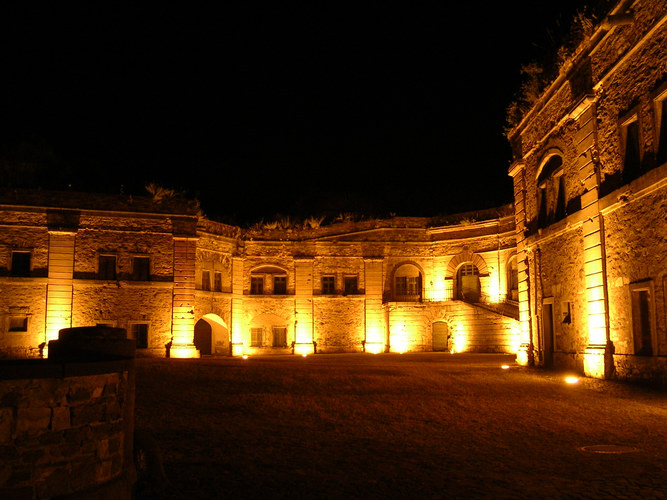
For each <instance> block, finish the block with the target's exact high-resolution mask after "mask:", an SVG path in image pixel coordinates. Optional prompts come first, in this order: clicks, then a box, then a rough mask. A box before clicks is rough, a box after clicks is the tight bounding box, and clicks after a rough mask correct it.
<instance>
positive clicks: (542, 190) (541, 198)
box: [537, 183, 549, 228]
mask: <svg viewBox="0 0 667 500" xmlns="http://www.w3.org/2000/svg"><path fill="white" fill-rule="evenodd" d="M537 198H538V203H539V207H540V208H539V212H538V213H537V227H538V228H545V227H547V226H548V225H549V220H548V218H549V217H548V214H547V186H546V183H545V184H542V185H541V186H540V187H539V191H538V194H537Z"/></svg>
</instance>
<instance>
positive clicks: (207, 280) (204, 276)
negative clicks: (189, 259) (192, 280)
mask: <svg viewBox="0 0 667 500" xmlns="http://www.w3.org/2000/svg"><path fill="white" fill-rule="evenodd" d="M201 289H202V290H203V291H205V292H210V291H211V271H210V270H209V269H202V270H201Z"/></svg>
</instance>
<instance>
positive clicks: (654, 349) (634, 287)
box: [628, 279, 658, 356]
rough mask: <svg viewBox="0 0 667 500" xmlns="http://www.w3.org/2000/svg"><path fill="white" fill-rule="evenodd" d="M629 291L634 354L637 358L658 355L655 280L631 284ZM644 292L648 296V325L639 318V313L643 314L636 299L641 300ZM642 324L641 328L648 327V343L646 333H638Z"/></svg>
mask: <svg viewBox="0 0 667 500" xmlns="http://www.w3.org/2000/svg"><path fill="white" fill-rule="evenodd" d="M628 291H629V295H630V322H631V324H630V335H631V340H632V352H633V354H634V355H635V356H655V355H656V354H657V353H658V342H657V331H656V320H655V287H654V285H653V280H651V279H649V280H643V281H638V282H635V283H630V285H629V286H628ZM642 292H645V293H646V294H647V296H648V302H647V305H648V311H647V316H648V317H647V318H646V320H647V321H646V324H643V323H642V322H641V319H640V318H638V317H637V313H640V314H641V311H639V310H638V308H637V307H636V306H637V305H638V302H637V300H636V299H638V298H639V296H636V295H639V294H641V293H642ZM639 323H641V326H648V328H649V331H648V343H646V342H645V340H646V332H645V331H643V330H642V331H638V329H637V326H638V324H639Z"/></svg>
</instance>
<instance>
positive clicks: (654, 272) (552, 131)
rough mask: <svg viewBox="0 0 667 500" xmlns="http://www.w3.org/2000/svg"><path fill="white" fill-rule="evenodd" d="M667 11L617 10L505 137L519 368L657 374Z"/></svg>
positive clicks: (663, 352)
mask: <svg viewBox="0 0 667 500" xmlns="http://www.w3.org/2000/svg"><path fill="white" fill-rule="evenodd" d="M665 40H667V2H665V1H664V0H639V1H635V2H629V1H624V2H619V3H618V4H617V5H616V6H615V7H614V8H613V9H612V10H611V11H610V13H609V16H608V17H607V18H606V19H605V20H604V21H603V22H602V23H600V25H599V26H598V27H597V28H595V29H592V30H591V32H590V33H589V35H588V36H587V37H586V38H585V40H584V41H583V42H582V43H581V44H580V45H579V46H578V48H577V49H576V51H575V52H574V55H572V56H571V57H570V58H569V59H568V60H567V61H566V62H565V63H564V65H563V66H562V67H561V70H560V73H559V76H558V77H557V79H556V80H555V81H553V82H552V83H551V85H550V86H549V87H548V88H547V90H546V91H545V92H544V93H543V94H542V95H541V97H540V98H539V99H538V100H537V102H536V103H535V104H534V106H533V107H532V109H531V110H530V111H529V112H528V113H526V114H525V115H524V116H523V119H522V121H521V122H520V123H519V124H518V125H517V126H516V127H515V128H514V129H513V130H512V131H511V133H510V142H511V144H512V149H513V152H514V157H515V162H514V163H513V165H512V166H511V168H510V175H511V176H512V177H513V179H514V194H515V207H516V231H517V252H518V262H519V299H520V322H521V347H520V352H519V356H518V358H519V360H520V361H521V362H522V363H524V364H532V363H535V364H540V365H555V366H560V367H568V368H572V369H577V370H579V371H583V372H584V373H586V374H587V375H590V376H595V377H619V378H629V379H637V378H653V379H664V378H665V376H666V374H667V325H666V312H667V311H666V309H665V308H666V302H665V301H666V297H665V285H666V284H667V277H666V276H667V125H666V123H667V122H666V119H667V113H666V111H667V44H666V43H665Z"/></svg>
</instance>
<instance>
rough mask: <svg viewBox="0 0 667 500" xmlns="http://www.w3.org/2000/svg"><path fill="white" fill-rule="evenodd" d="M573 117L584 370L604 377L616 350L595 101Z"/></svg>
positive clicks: (587, 104)
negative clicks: (584, 325)
mask: <svg viewBox="0 0 667 500" xmlns="http://www.w3.org/2000/svg"><path fill="white" fill-rule="evenodd" d="M573 118H574V119H575V120H576V121H577V125H578V132H577V134H576V136H575V140H576V141H577V143H576V144H577V150H578V151H579V158H578V160H577V167H578V170H579V179H580V180H581V183H582V184H583V185H584V193H583V194H582V195H581V210H582V215H583V216H584V217H585V220H584V223H583V227H582V232H583V238H584V248H583V250H584V280H585V283H586V304H587V320H588V324H587V331H588V345H587V347H586V351H585V352H584V373H585V374H586V375H588V376H591V377H598V378H603V377H605V376H607V374H608V373H609V372H610V370H611V369H612V368H613V361H612V357H611V356H606V355H605V354H606V352H607V351H608V350H611V349H612V346H611V343H610V342H609V321H608V314H609V312H608V302H607V288H606V282H607V280H606V269H605V249H604V221H603V219H602V214H600V207H599V189H600V173H599V169H598V168H597V162H596V160H597V159H596V154H597V152H596V127H595V106H594V102H593V100H592V99H588V100H586V99H585V100H584V101H582V103H581V104H580V106H579V107H578V108H577V110H576V115H575V116H573ZM610 362H611V363H612V364H611V365H610Z"/></svg>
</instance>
